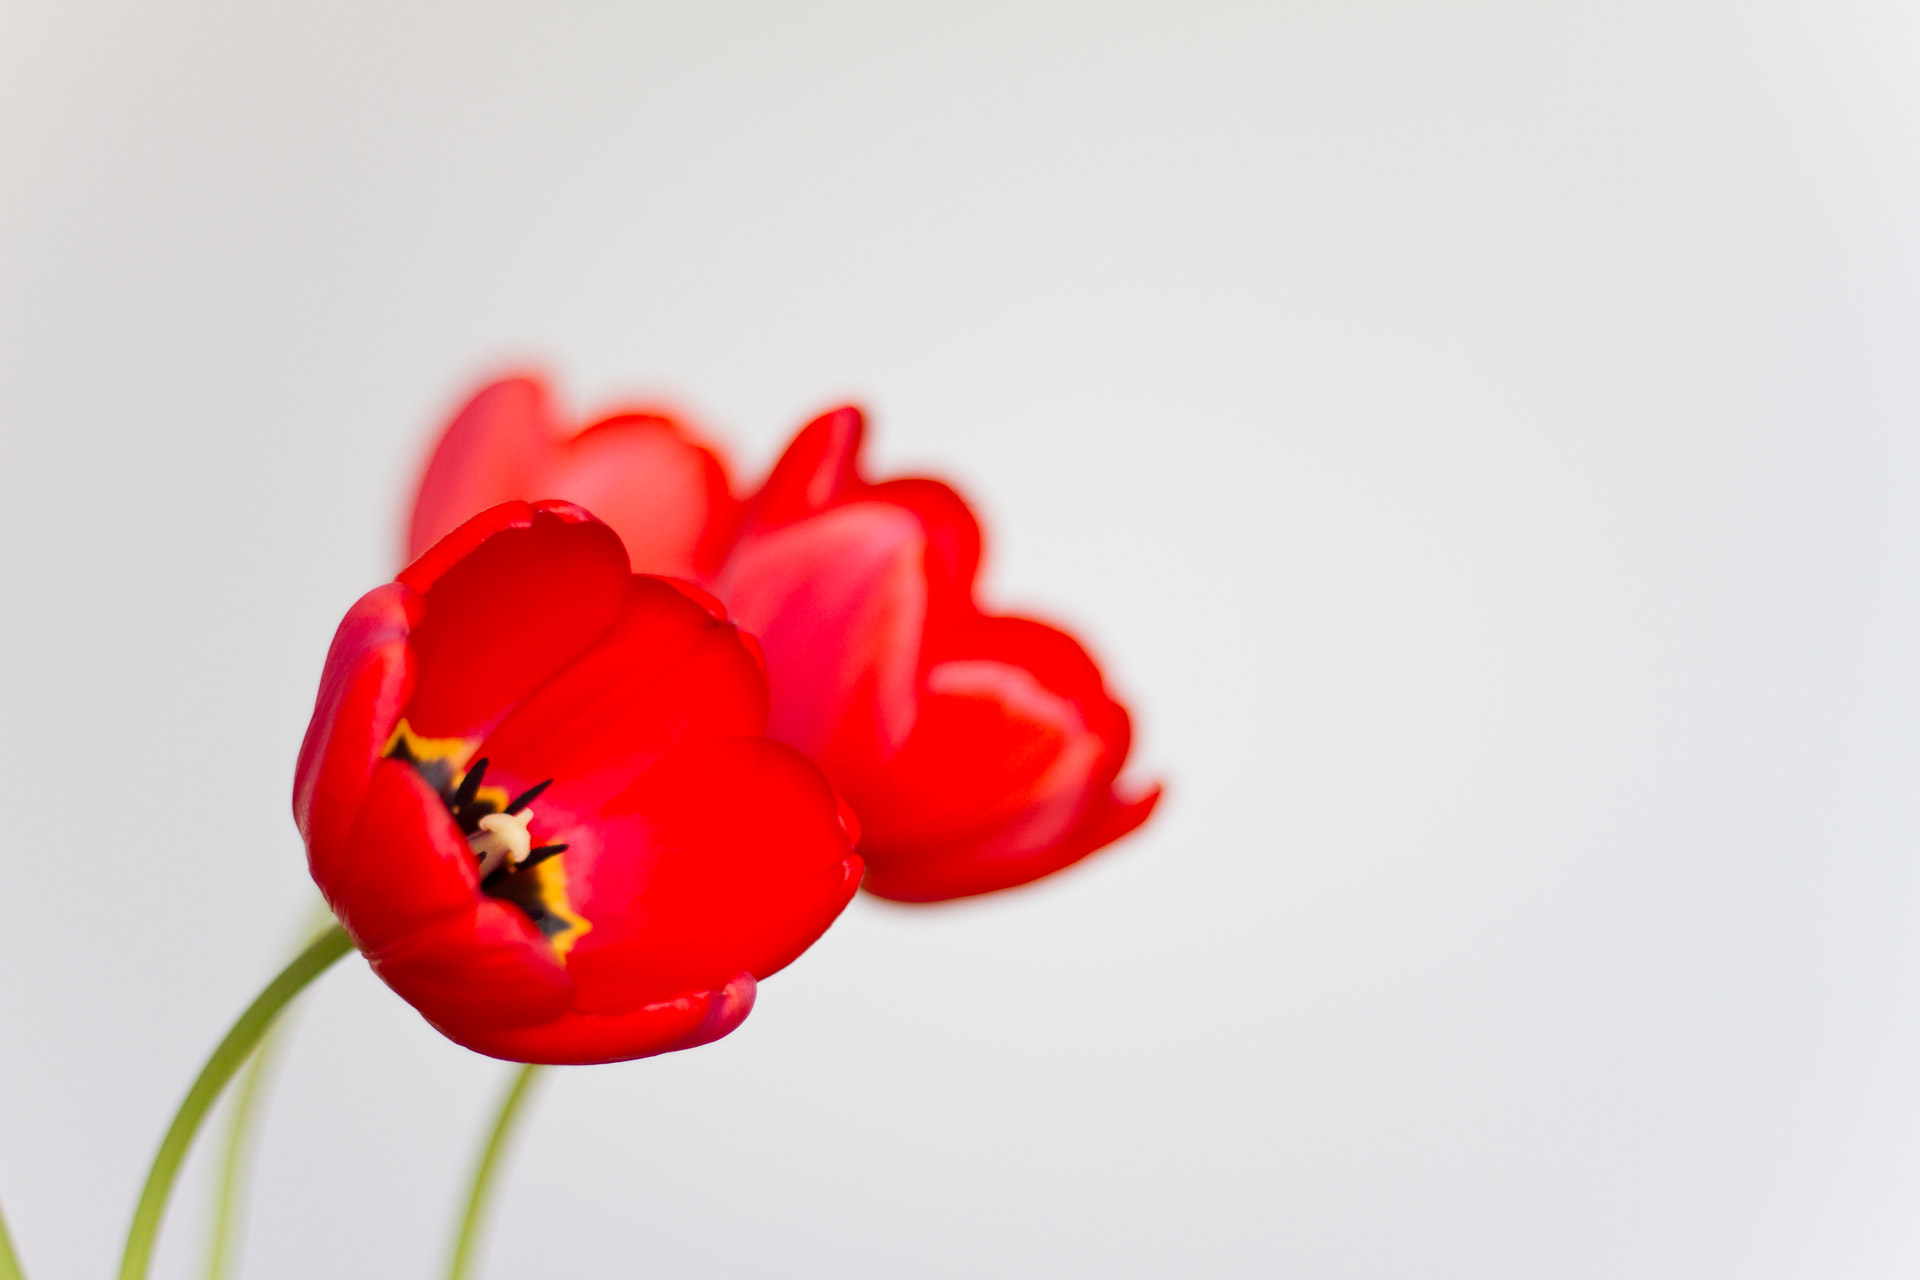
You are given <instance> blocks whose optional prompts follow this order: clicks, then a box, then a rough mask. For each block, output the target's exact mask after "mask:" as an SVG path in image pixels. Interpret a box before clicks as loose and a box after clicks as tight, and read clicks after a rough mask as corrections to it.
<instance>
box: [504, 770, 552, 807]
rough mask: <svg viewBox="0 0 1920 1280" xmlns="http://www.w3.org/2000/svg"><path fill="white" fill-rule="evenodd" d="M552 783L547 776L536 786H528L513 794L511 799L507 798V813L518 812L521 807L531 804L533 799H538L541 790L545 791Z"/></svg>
mask: <svg viewBox="0 0 1920 1280" xmlns="http://www.w3.org/2000/svg"><path fill="white" fill-rule="evenodd" d="M552 785H553V779H552V778H548V779H547V780H546V781H545V782H542V783H539V784H538V785H536V786H531V787H528V788H527V789H526V790H525V791H522V792H521V793H520V794H519V795H517V796H515V797H514V798H513V799H512V800H509V801H508V802H507V807H506V810H505V811H506V812H507V813H519V812H520V811H521V810H522V809H524V808H526V807H527V806H528V805H530V804H532V803H533V802H534V801H535V800H538V799H539V798H540V793H541V792H542V791H545V790H546V789H547V788H548V787H550V786H552Z"/></svg>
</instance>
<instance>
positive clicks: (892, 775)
mask: <svg viewBox="0 0 1920 1280" xmlns="http://www.w3.org/2000/svg"><path fill="white" fill-rule="evenodd" d="M641 420H642V419H638V418H635V417H633V416H631V415H629V416H625V417H618V418H613V419H609V420H607V421H605V422H603V423H601V424H598V425H596V426H593V427H589V428H587V429H586V430H584V431H583V432H581V433H580V434H579V435H577V436H574V437H572V438H568V437H567V436H566V434H565V432H564V430H563V429H562V428H560V427H559V426H557V425H556V420H555V418H554V416H553V413H552V410H551V409H550V407H549V400H548V397H547V394H546V392H545V390H544V389H543V388H542V387H541V386H540V384H538V383H537V382H533V381H531V380H529V379H525V378H518V379H512V380H509V381H506V382H501V383H496V384H494V385H493V386H490V387H488V388H486V389H484V390H482V391H481V392H480V394H479V395H478V396H476V397H475V398H474V400H473V401H472V402H471V403H470V404H469V405H468V406H467V407H466V408H465V409H464V410H462V411H461V413H460V415H459V416H458V417H457V418H456V419H455V421H454V423H453V425H452V426H451V427H449V428H448V430H447V432H446V434H445V436H444V437H442V439H441V441H440V443H439V446H438V447H437V449H436V451H435V453H434V455H433V458H432V460H431V462H430V463H429V465H428V468H427V472H426V476H425V479H424V480H423V482H422V485H421V490H420V495H419V497H418V499H417V501H416V504H415V508H414V515H413V525H412V527H413V531H414V542H415V545H416V546H417V545H418V544H419V543H420V541H421V540H422V539H423V538H425V537H427V536H430V535H431V534H432V532H433V531H434V530H436V529H438V528H440V527H441V526H443V525H448V524H451V523H453V522H454V521H456V520H457V519H458V518H459V517H460V516H461V515H463V514H465V511H463V510H462V504H463V503H470V502H475V501H478V500H480V499H481V498H484V499H486V500H488V501H495V500H499V499H501V498H505V497H521V498H528V499H532V498H548V497H552V498H564V499H566V500H567V501H570V502H577V503H580V504H582V505H584V506H587V507H590V508H592V509H593V510H594V511H595V512H596V513H597V514H598V515H599V516H600V517H602V518H603V519H605V520H606V521H607V522H608V523H609V524H611V525H612V526H613V527H614V528H615V529H617V530H619V531H620V533H621V534H622V536H623V537H628V536H629V529H631V530H632V531H633V532H632V534H631V537H630V545H640V546H644V547H648V548H656V549H660V550H656V551H655V552H652V553H651V554H653V555H654V559H652V560H650V561H646V560H643V561H642V567H644V568H647V569H650V570H654V571H658V572H665V573H675V574H680V575H684V576H692V577H695V578H697V579H698V580H699V581H700V582H702V583H703V584H704V585H705V586H707V587H709V588H710V589H712V590H713V591H714V592H715V593H716V594H717V595H719V596H720V598H721V599H722V600H724V601H725V602H726V605H727V607H728V608H729V609H730V610H731V611H732V613H733V616H734V617H735V618H736V619H737V620H738V622H739V624H740V625H741V626H742V627H743V628H745V629H746V630H748V631H749V632H751V633H753V634H754V635H755V636H756V637H757V638H758V639H759V641H760V643H761V646H762V647H763V649H764V651H765V654H766V661H767V668H768V672H769V676H770V679H771V683H772V698H773V706H772V716H771V721H770V724H769V728H768V733H769V734H770V735H771V736H773V737H775V738H778V739H780V740H781V741H784V742H787V743H790V744H792V745H794V746H796V747H799V748H800V749H801V750H803V751H805V752H807V753H808V754H809V755H811V756H812V757H813V758H814V760H815V761H816V762H817V763H819V765H820V766H821V767H822V768H823V769H824V770H825V771H826V773H827V775H828V777H829V778H831V779H832V780H833V783H834V785H835V786H836V787H838V788H839V789H840V791H841V792H842V793H843V794H844V795H845V796H846V797H847V799H848V800H849V802H851V804H852V805H853V807H854V810H855V812H856V813H857V814H858V815H859V819H860V824H861V826H862V827H863V828H864V831H865V836H864V839H863V843H862V845H861V853H862V854H863V856H864V857H865V858H866V861H867V880H866V885H867V888H868V889H869V890H871V891H872V892H874V893H877V894H879V895H881V896H883V897H888V898H894V899H898V900H902V901H914V902H930V901H937V900H942V899H947V898H957V897H964V896H967V895H970V894H978V893H987V892H991V891H993V890H996V889H1005V888H1010V887H1012V886H1014V885H1019V884H1024V883H1027V882H1028V881H1031V880H1035V879H1038V878H1039V877H1041V876H1044V875H1047V874H1049V873H1051V872H1054V871H1057V870H1059V869H1060V868H1062V867H1065V866H1067V865H1069V864H1071V863H1073V862H1076V861H1078V860H1079V859H1081V858H1084V857H1086V856H1087V855H1088V854H1090V853H1092V852H1094V851H1095V850H1097V849H1100V848H1102V847H1104V846H1105V845H1108V844H1110V843H1112V842H1113V841H1115V840H1117V839H1119V838H1120V837H1121V836H1123V835H1126V834H1127V833H1128V832H1130V831H1132V830H1133V829H1134V828H1136V827H1138V826H1139V825H1140V824H1141V823H1142V822H1144V821H1146V819H1147V817H1148V815H1149V814H1150V813H1151V812H1152V810H1153V807H1154V805H1155V803H1156V802H1157V801H1158V799H1159V788H1158V787H1148V788H1144V789H1138V790H1131V791H1123V790H1122V789H1120V788H1119V787H1118V786H1117V781H1116V780H1117V778H1118V776H1119V773H1120V769H1121V766H1122V765H1123V764H1124V763H1125V761H1126V757H1127V752H1128V748H1129V746H1130V742H1131V726H1130V722H1129V719H1128V716H1127V712H1126V709H1125V708H1124V707H1122V706H1121V705H1120V704H1119V703H1118V702H1116V701H1115V700H1114V699H1113V698H1112V697H1111V696H1109V695H1108V693H1107V692H1106V688H1105V685H1104V682H1103V680H1102V678H1101V674H1100V669H1099V667H1098V666H1097V665H1095V663H1094V662H1093V660H1092V659H1091V658H1090V657H1088V655H1087V653H1086V651H1085V650H1084V649H1083V648H1082V647H1081V646H1080V644H1079V643H1078V642H1077V641H1075V640H1074V639H1073V638H1072V637H1071V636H1069V635H1067V634H1066V633H1064V632H1062V631H1059V630H1057V629H1055V628H1053V627H1049V626H1046V625H1044V624H1042V623H1039V622H1034V621H1029V620H1027V619H1024V618H1012V617H1000V616H993V615H988V614H983V613H982V612H981V611H980V609H979V607H978V606H977V604H976V603H975V602H974V599H973V582H974V577H975V574H976V572H977V570H978V567H979V561H980V529H979V525H978V523H977V521H976V520H975V519H974V517H973V514H972V512H971V511H969V510H968V509H967V505H966V503H965V502H964V501H962V500H961V498H960V497H959V495H958V494H956V493H955V492H954V491H953V490H952V489H950V488H948V487H947V486H946V485H944V484H941V483H939V482H937V481H933V480H918V479H902V480H891V481H886V482H884V483H880V484H872V483H868V482H867V481H865V480H864V479H862V478H861V477H860V475H859V471H858V465H857V464H858V454H859V450H860V444H861V438H862V435H863V431H864V425H863V422H862V419H861V415H860V413H859V411H858V410H857V409H851V408H847V409H839V410H836V411H834V412H832V413H829V414H826V415H825V416H823V417H821V418H820V419H818V420H817V421H815V422H813V423H812V424H810V425H809V426H808V427H806V428H805V429H804V430H803V431H801V432H800V434H799V435H798V436H797V437H795V439H794V440H793V442H792V444H791V445H789V446H788V448H787V451H786V453H785V455H784V456H783V457H782V458H781V459H780V461H779V463H778V464H777V465H776V466H775V467H774V470H773V473H772V474H771V475H770V476H769V477H768V479H767V482H766V484H765V486H764V487H763V488H762V489H761V491H760V492H759V494H758V495H757V496H755V497H754V498H752V499H751V500H749V501H748V502H747V503H746V504H744V506H743V505H742V504H739V503H737V502H735V501H734V499H733V498H732V496H731V493H730V491H729V488H728V484H727V480H726V476H725V473H724V471H723V470H722V469H721V467H720V463H719V461H718V460H717V458H716V457H715V455H714V454H713V453H712V452H711V451H710V450H709V449H707V448H706V447H705V446H703V445H700V444H698V443H695V442H694V441H693V439H692V438H691V437H690V436H688V435H687V434H686V433H685V432H684V431H682V430H681V429H680V428H678V427H676V426H675V425H674V424H673V423H672V422H670V421H669V420H667V419H666V418H664V417H659V416H653V417H647V418H645V419H644V421H645V422H646V423H648V424H649V425H648V426H647V427H646V431H647V432H648V433H649V434H648V435H647V437H646V438H647V441H648V443H647V446H646V448H644V449H643V448H640V447H638V446H633V447H622V448H619V449H616V448H613V447H611V446H610V445H609V446H594V445H593V444H592V443H591V442H592V439H593V437H594V436H595V433H596V432H606V433H612V432H615V431H616V430H617V431H619V432H631V431H637V430H638V428H635V427H630V426H626V425H622V424H630V423H634V422H637V421H641ZM471 509H472V508H471V507H468V508H467V510H471ZM636 554H637V555H638V553H636Z"/></svg>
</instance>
